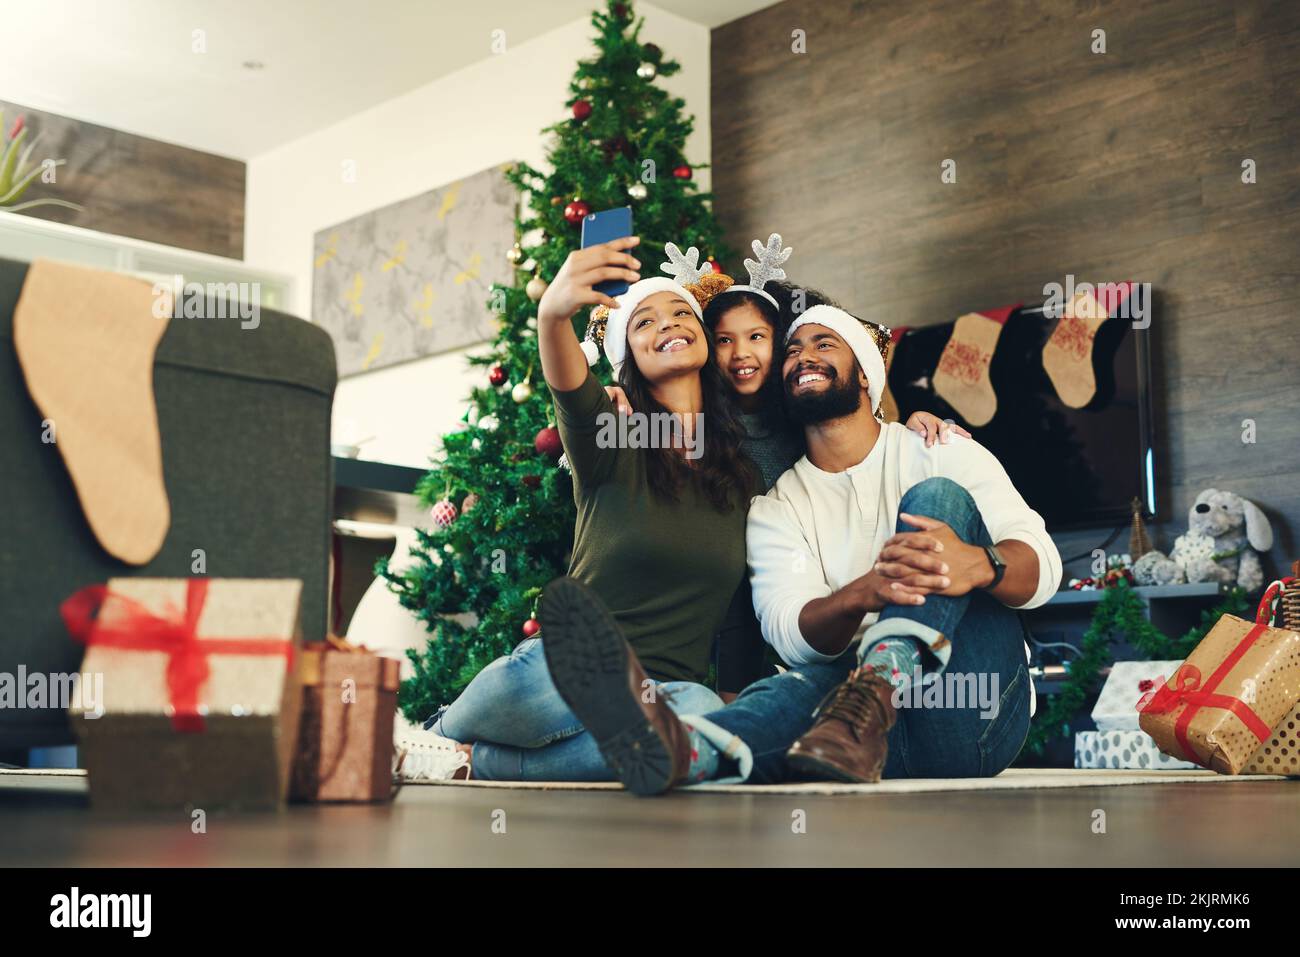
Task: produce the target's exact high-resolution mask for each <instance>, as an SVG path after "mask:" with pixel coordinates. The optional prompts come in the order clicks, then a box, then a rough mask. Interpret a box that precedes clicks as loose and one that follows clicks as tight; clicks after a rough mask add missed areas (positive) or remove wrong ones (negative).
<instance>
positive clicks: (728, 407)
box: [618, 323, 763, 512]
mask: <svg viewBox="0 0 1300 957" xmlns="http://www.w3.org/2000/svg"><path fill="white" fill-rule="evenodd" d="M700 331H701V333H702V334H703V335H704V341H705V343H706V344H707V345H708V349H709V355H708V358H707V360H706V361H705V363H704V367H703V368H702V369H700V387H701V390H700V391H701V392H702V393H703V397H704V408H703V410H702V411H703V413H704V420H705V426H704V454H703V455H701V456H700V457H699V458H698V459H696V460H695V465H694V466H693V467H692V466H690V465H687V464H686V462H684V461H683V460H682V457H681V455H679V454H678V453H677V452H674V451H673V450H671V449H663V448H648V449H645V450H644V451H645V455H646V481H647V482H649V484H650V490H651V491H652V492H653V493H654V494H655V495H656V496H657V497H658V498H659V499H661V500H662V501H666V502H672V503H676V502H677V501H678V499H679V496H680V493H681V490H682V487H683V486H684V485H686V484H687V483H690V482H694V483H695V484H696V486H697V488H699V490H700V491H702V492H703V493H704V494H705V495H706V496H707V497H708V499H709V502H710V504H711V505H712V506H713V507H714V508H715V509H716V510H717V511H719V512H729V511H731V509H732V508H734V507H735V506H736V504H737V503H741V504H747V503H748V502H749V499H750V498H751V497H752V496H754V495H757V494H760V493H761V492H762V490H763V485H762V480H761V479H760V477H759V474H758V470H757V469H756V468H755V467H754V464H753V463H752V462H750V460H749V457H748V456H747V455H745V453H744V452H742V451H741V450H740V443H741V441H742V440H743V439H744V438H745V429H744V427H743V426H742V425H741V423H740V420H739V419H738V418H737V417H736V407H735V406H734V404H733V403H732V402H731V399H730V397H729V396H728V395H727V388H726V385H725V384H724V382H723V380H722V373H721V372H719V371H718V362H717V355H716V351H715V349H714V345H713V336H712V335H711V334H710V332H709V330H708V328H707V327H705V326H704V325H703V324H702V323H701V330H700ZM618 384H619V385H621V386H622V387H623V391H624V392H625V393H627V398H628V403H629V404H630V405H631V406H632V408H633V409H635V410H636V411H637V412H642V413H655V412H661V413H665V414H668V409H666V408H664V406H663V405H661V404H660V403H659V401H658V400H657V399H656V398H655V397H654V395H653V394H652V393H651V391H650V382H649V380H647V379H646V377H645V376H644V375H642V374H641V370H640V369H639V368H638V367H637V364H636V358H635V357H634V356H633V355H631V353H630V352H629V354H628V357H627V361H626V362H624V363H623V368H622V369H621V370H620V372H619V376H618Z"/></svg>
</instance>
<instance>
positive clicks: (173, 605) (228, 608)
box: [61, 578, 302, 811]
mask: <svg viewBox="0 0 1300 957" xmlns="http://www.w3.org/2000/svg"><path fill="white" fill-rule="evenodd" d="M301 593H302V582H300V581H297V580H289V579H274V580H270V579H267V580H263V579H229V578H228V579H208V578H191V579H171V578H167V579H163V578H120V579H118V578H115V579H112V580H111V581H109V582H108V585H107V586H102V585H93V586H90V587H88V588H84V589H82V590H81V591H79V592H77V593H76V594H75V595H73V596H72V597H71V598H69V599H68V600H67V601H65V602H64V603H63V606H62V608H61V611H62V613H63V617H64V621H65V623H66V624H67V626H68V630H69V632H70V633H71V634H72V635H73V637H74V638H76V639H77V640H79V641H82V642H84V643H85V645H86V656H85V659H84V660H83V663H82V673H83V674H91V675H95V674H102V675H103V681H102V687H103V700H102V702H99V703H98V706H99V708H98V709H97V710H102V714H100V715H99V716H98V717H97V716H96V713H95V711H92V710H89V709H88V708H87V707H86V702H85V701H84V700H83V701H80V702H77V703H75V704H74V707H72V708H71V709H70V717H71V720H72V725H73V728H74V730H75V731H76V733H77V737H78V739H79V742H80V746H81V753H82V756H83V760H84V763H85V767H86V770H87V772H88V774H89V778H90V798H91V803H92V804H94V805H95V806H96V807H107V808H118V809H167V810H173V811H176V810H192V809H202V810H205V811H210V810H217V809H266V808H274V807H277V806H279V805H280V804H282V803H283V801H284V799H285V797H286V795H287V792H288V785H289V772H290V768H291V765H292V759H293V754H294V747H295V744H296V736H297V728H298V716H299V709H300V686H299V681H298V674H297V662H296V657H297V648H298V645H299V644H300V631H299V601H300V596H301Z"/></svg>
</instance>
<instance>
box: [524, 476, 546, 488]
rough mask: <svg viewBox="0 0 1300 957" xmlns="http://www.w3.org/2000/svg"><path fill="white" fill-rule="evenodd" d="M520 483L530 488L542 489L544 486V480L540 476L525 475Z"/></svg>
mask: <svg viewBox="0 0 1300 957" xmlns="http://www.w3.org/2000/svg"><path fill="white" fill-rule="evenodd" d="M520 481H521V482H523V483H524V485H525V486H527V487H528V488H540V487H541V485H542V478H541V476H540V475H525V476H524V477H523V478H522V479H520Z"/></svg>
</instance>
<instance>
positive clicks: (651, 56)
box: [641, 43, 664, 63]
mask: <svg viewBox="0 0 1300 957" xmlns="http://www.w3.org/2000/svg"><path fill="white" fill-rule="evenodd" d="M641 52H642V53H644V54H645V58H646V59H647V60H653V61H654V62H655V63H658V62H659V59H660V58H661V57H662V56H663V55H664V51H663V50H661V49H659V46H658V44H655V43H647V44H646V45H645V46H644V47H642V48H641Z"/></svg>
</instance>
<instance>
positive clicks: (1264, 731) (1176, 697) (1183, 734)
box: [1137, 624, 1273, 768]
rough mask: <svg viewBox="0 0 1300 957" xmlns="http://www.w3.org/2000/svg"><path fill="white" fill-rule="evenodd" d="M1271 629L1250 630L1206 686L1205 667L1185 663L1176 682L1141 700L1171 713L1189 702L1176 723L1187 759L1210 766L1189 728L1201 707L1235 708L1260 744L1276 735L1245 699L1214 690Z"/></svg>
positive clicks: (1144, 707) (1151, 709) (1143, 705)
mask: <svg viewBox="0 0 1300 957" xmlns="http://www.w3.org/2000/svg"><path fill="white" fill-rule="evenodd" d="M1267 630H1268V626H1267V625H1258V624H1257V625H1253V626H1252V627H1251V629H1250V631H1248V632H1247V633H1246V637H1245V638H1243V639H1242V640H1241V642H1240V643H1239V644H1238V645H1237V647H1236V648H1234V649H1233V650H1232V653H1231V654H1230V655H1228V657H1226V658H1225V659H1224V660H1223V663H1222V664H1220V665H1219V667H1218V668H1216V669H1215V671H1214V674H1212V675H1210V680H1209V681H1207V682H1206V683H1205V686H1204V687H1201V669H1200V668H1198V667H1196V665H1189V664H1184V665H1183V666H1182V667H1180V668H1179V669H1178V670H1177V671H1176V672H1174V683H1173V685H1170V684H1169V683H1167V682H1166V683H1163V684H1161V685H1160V687H1158V688H1156V690H1155V691H1149V692H1147V693H1146V694H1145V695H1143V696H1142V698H1141V700H1139V701H1138V703H1137V709H1138V711H1142V712H1145V713H1147V714H1168V713H1169V712H1170V711H1173V710H1174V709H1175V708H1177V707H1179V706H1180V705H1186V708H1185V710H1184V711H1183V713H1182V714H1180V715H1179V716H1178V720H1177V721H1176V722H1175V723H1174V737H1175V738H1177V739H1178V746H1179V747H1180V748H1182V751H1183V757H1184V758H1185V759H1186V760H1188V761H1192V762H1194V763H1196V764H1199V765H1201V767H1205V768H1208V767H1209V764H1208V763H1207V762H1205V761H1202V760H1201V759H1200V757H1199V756H1198V755H1197V754H1196V752H1195V751H1194V750H1193V749H1192V746H1191V743H1190V742H1189V741H1188V740H1187V729H1188V727H1189V726H1190V725H1191V723H1192V718H1193V717H1195V715H1196V712H1197V711H1199V710H1200V709H1201V708H1222V709H1223V710H1225V711H1231V712H1232V713H1233V714H1235V715H1236V716H1237V717H1238V718H1239V719H1240V720H1241V723H1242V724H1244V725H1245V726H1246V727H1247V728H1249V729H1250V731H1251V733H1252V734H1254V735H1255V737H1257V738H1259V740H1260V743H1263V742H1265V741H1267V740H1268V739H1269V737H1270V736H1271V735H1272V733H1273V729H1272V728H1270V727H1269V726H1268V725H1267V724H1265V723H1264V721H1263V719H1262V718H1260V716H1259V715H1257V714H1256V713H1255V712H1254V711H1253V710H1252V709H1251V708H1250V706H1249V705H1247V704H1246V703H1245V702H1244V701H1242V700H1240V699H1239V698H1234V697H1232V696H1231V695H1226V694H1215V693H1214V689H1215V688H1217V687H1218V686H1219V683H1220V682H1221V681H1223V679H1224V678H1225V677H1226V676H1227V674H1228V672H1229V671H1231V670H1232V669H1233V666H1234V665H1236V663H1237V662H1238V661H1240V660H1241V656H1242V655H1244V654H1245V653H1246V650H1247V649H1248V648H1249V647H1250V646H1251V645H1253V644H1254V643H1255V641H1256V640H1257V639H1258V638H1259V636H1260V635H1262V634H1263V633H1264V632H1265V631H1267Z"/></svg>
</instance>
